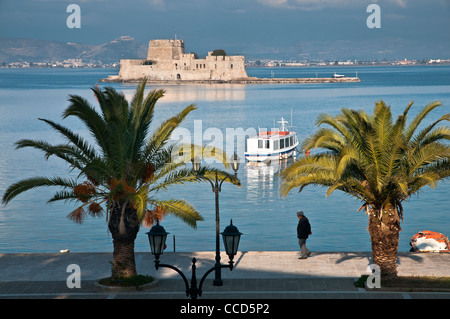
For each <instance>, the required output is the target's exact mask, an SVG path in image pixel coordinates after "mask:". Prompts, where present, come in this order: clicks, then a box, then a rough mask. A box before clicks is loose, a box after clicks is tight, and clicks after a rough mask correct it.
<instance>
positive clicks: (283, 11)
mask: <svg viewBox="0 0 450 319" xmlns="http://www.w3.org/2000/svg"><path fill="white" fill-rule="evenodd" d="M69 4H78V5H79V7H80V9H81V13H80V17H81V27H80V28H68V27H67V24H66V20H67V18H68V17H69V15H70V14H71V13H72V12H69V13H68V12H67V6H68V5H69ZM370 4H377V5H378V6H379V8H380V14H379V17H380V19H379V20H380V28H369V27H368V25H367V19H368V17H369V16H370V15H371V14H372V13H373V12H372V11H370V12H367V7H368V6H369V5H370ZM124 35H127V36H131V37H133V38H135V39H136V40H137V41H139V42H141V43H144V44H147V43H148V41H149V40H151V39H167V38H174V37H175V36H176V37H177V38H178V39H183V40H184V42H185V47H186V51H188V52H191V51H194V52H197V53H199V54H206V52H208V51H211V50H214V49H224V50H225V51H226V52H227V53H228V54H244V55H246V56H247V57H267V58H272V57H280V58H281V57H285V58H292V59H294V60H301V59H315V58H318V59H319V58H327V59H335V58H336V59H337V58H340V59H345V58H347V59H364V58H377V59H383V58H387V59H389V58H402V59H403V58H407V59H417V58H450V0H426V1H424V0H384V1H382V0H379V1H376V0H222V1H218V0H128V1H119V0H0V37H19V38H34V39H41V40H53V41H61V42H77V43H85V44H102V43H106V42H109V41H111V40H113V39H115V38H118V37H120V36H124Z"/></svg>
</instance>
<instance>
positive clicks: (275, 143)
mask: <svg viewBox="0 0 450 319" xmlns="http://www.w3.org/2000/svg"><path fill="white" fill-rule="evenodd" d="M278 144H279V142H278V141H273V150H274V151H276V150H277V149H278Z"/></svg>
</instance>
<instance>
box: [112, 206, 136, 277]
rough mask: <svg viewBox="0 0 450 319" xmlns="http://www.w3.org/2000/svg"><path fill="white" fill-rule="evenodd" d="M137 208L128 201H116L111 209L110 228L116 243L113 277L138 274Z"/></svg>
mask: <svg viewBox="0 0 450 319" xmlns="http://www.w3.org/2000/svg"><path fill="white" fill-rule="evenodd" d="M139 226H140V225H139V221H138V218H137V215H136V210H134V209H132V208H131V207H130V206H129V205H128V203H124V204H119V203H114V204H113V205H112V207H111V209H110V216H109V223H108V228H109V231H110V232H111V235H112V238H113V244H114V251H113V262H112V268H111V278H118V277H131V276H135V275H137V272H136V262H135V259H134V241H135V239H136V236H137V233H138V232H139Z"/></svg>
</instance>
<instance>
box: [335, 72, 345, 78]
mask: <svg viewBox="0 0 450 319" xmlns="http://www.w3.org/2000/svg"><path fill="white" fill-rule="evenodd" d="M332 78H333V79H339V78H345V75H342V74H337V73H334V74H333V76H332Z"/></svg>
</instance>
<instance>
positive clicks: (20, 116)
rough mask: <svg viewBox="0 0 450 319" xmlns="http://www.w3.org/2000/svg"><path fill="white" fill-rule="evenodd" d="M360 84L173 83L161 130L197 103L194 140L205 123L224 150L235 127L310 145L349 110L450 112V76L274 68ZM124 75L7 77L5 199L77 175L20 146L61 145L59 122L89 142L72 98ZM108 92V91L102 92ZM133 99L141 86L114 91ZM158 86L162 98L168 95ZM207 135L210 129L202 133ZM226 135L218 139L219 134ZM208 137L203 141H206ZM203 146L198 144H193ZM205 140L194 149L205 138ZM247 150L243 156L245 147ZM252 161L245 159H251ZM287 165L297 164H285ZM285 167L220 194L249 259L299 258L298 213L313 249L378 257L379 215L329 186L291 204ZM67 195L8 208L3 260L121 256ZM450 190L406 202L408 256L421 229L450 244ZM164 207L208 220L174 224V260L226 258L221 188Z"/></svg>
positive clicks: (1, 178) (200, 187) (0, 221)
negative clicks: (281, 131) (326, 122)
mask: <svg viewBox="0 0 450 319" xmlns="http://www.w3.org/2000/svg"><path fill="white" fill-rule="evenodd" d="M335 71H336V72H337V73H339V74H346V75H349V76H354V75H355V74H356V72H358V76H359V77H360V78H361V80H362V82H361V83H347V84H346V83H343V84H310V85H302V84H289V85H284V84H279V85H183V86H181V85H171V86H166V87H163V88H164V89H166V91H167V92H166V96H165V97H164V98H163V99H162V100H161V101H160V102H159V104H158V108H157V112H156V116H155V123H154V125H155V127H156V125H158V124H159V123H160V122H161V121H162V120H163V119H165V118H167V117H168V116H169V115H171V114H173V113H174V112H177V111H179V110H181V109H182V108H183V107H185V106H186V105H188V104H191V103H195V104H196V105H197V107H198V110H196V111H194V112H193V113H191V114H190V116H189V117H188V119H187V120H186V122H184V124H183V128H184V129H187V130H188V131H189V132H192V134H193V135H194V133H193V132H194V121H195V120H201V122H196V123H201V130H200V139H201V141H202V142H203V143H205V144H207V143H212V144H215V145H220V146H221V147H223V148H227V147H230V145H233V144H232V143H233V141H230V140H229V141H227V142H223V143H221V139H220V137H221V136H220V134H218V133H217V132H219V133H221V134H223V137H224V139H225V136H226V135H225V134H226V131H227V128H228V129H230V128H231V129H237V128H242V129H243V130H246V129H250V128H253V129H255V128H258V126H259V127H268V128H270V127H272V126H273V121H274V120H275V121H276V120H279V119H280V117H281V116H283V117H285V118H286V119H288V120H289V119H290V117H291V110H292V115H293V125H294V126H295V130H296V131H297V133H298V135H299V138H300V139H302V138H304V137H305V136H307V135H309V134H311V133H312V132H313V131H314V130H315V129H316V127H315V125H314V122H315V119H316V118H317V116H318V114H320V113H322V112H327V113H331V114H336V113H338V112H339V111H340V109H341V108H342V107H351V108H357V109H365V110H367V111H372V109H373V105H374V103H375V101H378V100H380V99H383V100H384V101H385V102H386V103H387V104H389V105H391V106H392V110H393V112H394V114H399V113H400V112H401V111H403V109H404V107H405V106H406V105H407V104H408V103H409V102H410V101H411V100H414V101H415V106H416V107H415V108H413V110H412V111H411V114H415V112H417V110H419V109H420V108H421V107H422V106H424V105H425V104H427V103H429V102H432V101H435V100H441V101H442V102H443V104H444V106H443V107H441V108H440V110H439V111H438V112H436V114H433V115H432V116H430V121H431V120H434V119H436V118H437V117H438V116H439V115H441V114H443V113H444V112H445V113H447V112H449V111H450V107H449V105H450V66H414V67H406V66H404V67H349V68H343V67H340V68H336V69H333V68H286V69H281V68H277V69H273V72H274V76H275V77H315V76H316V75H317V76H319V77H328V76H330V75H331V74H333V73H334V72H335ZM117 72H118V71H117V70H109V69H89V70H77V69H74V70H64V69H0V114H1V116H0V194H1V195H3V193H4V191H5V189H6V188H7V186H9V185H10V184H11V183H14V182H16V181H18V180H19V179H22V178H26V177H32V176H38V175H45V176H57V175H60V176H61V175H67V174H68V172H67V169H66V166H65V163H63V162H62V161H59V160H57V159H50V160H49V161H45V160H44V156H43V154H42V153H40V152H38V151H35V150H32V149H22V150H15V148H14V142H15V141H17V140H19V139H22V138H33V139H42V140H47V141H50V142H54V143H56V142H58V141H60V139H59V136H57V135H55V133H54V132H52V131H51V130H49V128H48V127H47V126H46V125H44V123H42V122H41V121H39V120H38V118H47V119H52V120H55V121H58V122H61V123H64V124H65V125H67V126H70V127H71V128H73V129H74V130H75V131H77V132H79V133H80V134H82V135H85V136H87V133H86V131H84V127H83V126H82V125H81V124H80V123H79V122H77V121H76V120H72V119H65V120H61V113H62V111H63V110H64V109H65V108H66V107H67V105H68V102H67V98H68V95H69V94H78V95H82V96H83V97H85V98H87V99H88V100H90V101H91V102H92V103H93V104H95V99H94V96H93V94H92V92H91V91H90V89H89V88H90V87H93V86H94V85H95V84H96V83H97V81H98V79H100V78H104V77H106V76H107V75H109V74H117ZM248 74H249V75H251V76H258V77H270V76H271V69H249V70H248ZM99 85H100V86H103V85H104V84H99ZM107 85H108V86H113V87H115V88H117V89H120V90H121V91H123V92H124V93H125V94H126V95H127V97H131V95H132V92H133V90H134V88H135V85H129V84H107ZM155 88H161V87H156V86H155ZM196 128H197V129H198V127H196ZM213 132H215V135H214V136H212V135H211V133H213ZM195 136H196V138H198V134H197V135H195ZM193 139H194V137H193ZM193 142H194V140H193ZM238 150H239V151H240V152H241V151H243V149H242V147H241V148H238ZM239 155H240V156H241V157H243V154H242V153H241V154H239ZM283 165H286V164H282V166H283ZM279 170H280V167H279V165H271V166H261V167H255V166H251V165H248V164H241V168H240V170H239V172H238V176H239V178H240V179H241V182H242V187H241V188H237V187H234V186H231V185H227V184H225V185H224V186H223V188H222V193H221V194H220V213H221V226H220V228H221V230H222V229H223V228H224V227H225V226H226V225H227V224H228V223H229V220H230V219H231V218H232V219H233V224H234V225H236V226H237V227H238V228H239V230H240V231H241V232H242V233H244V236H243V237H242V240H241V245H240V249H241V250H244V251H246V250H284V251H293V250H297V249H298V244H297V239H296V225H297V218H296V215H295V212H296V211H297V210H299V209H301V210H303V211H304V212H305V213H306V215H307V216H308V218H309V220H310V222H311V224H312V232H313V235H312V236H311V237H310V239H309V243H308V246H309V249H310V250H312V251H314V250H315V251H369V250H370V249H371V248H370V239H369V235H368V232H367V230H366V228H367V217H366V216H365V215H364V213H361V212H360V213H356V210H357V209H358V208H359V207H360V205H361V203H360V202H358V201H356V200H355V199H353V198H351V197H349V196H347V195H345V194H344V193H341V192H338V191H336V192H335V193H334V194H332V195H331V196H330V197H328V198H326V197H325V190H324V189H323V188H316V187H310V188H306V189H305V190H304V191H303V192H302V193H300V194H298V193H297V192H296V191H292V192H291V193H290V194H289V195H288V196H287V197H286V198H281V197H280V196H279V186H280V181H279V179H278V177H277V174H278V173H279ZM54 190H55V189H37V190H33V191H30V192H28V193H24V194H22V195H21V196H19V197H17V198H16V199H15V200H13V201H12V202H11V203H10V204H9V205H8V206H6V207H5V206H1V207H0V253H5V252H58V251H59V250H60V249H70V251H72V252H109V251H112V240H111V236H110V235H109V234H108V232H107V226H106V222H105V220H104V218H100V219H92V218H90V219H87V220H86V222H85V223H84V224H82V225H78V224H74V223H72V222H70V221H68V220H67V219H66V215H67V214H68V213H69V212H70V211H71V210H72V209H73V208H74V207H73V206H72V205H71V204H65V203H57V204H52V205H47V204H46V201H47V199H48V198H50V196H51V195H52V194H53V191H54ZM449 194H450V183H448V182H446V183H440V184H439V186H438V187H437V188H436V189H435V190H430V189H428V188H426V189H424V191H423V192H422V193H421V194H420V197H414V198H412V199H411V200H410V201H409V202H407V203H404V209H405V221H404V223H403V224H402V228H403V230H402V232H401V236H400V251H408V250H409V248H410V247H409V239H410V238H411V236H412V235H414V234H415V233H416V232H418V231H420V230H426V229H427V230H434V231H438V232H442V233H445V234H447V236H448V235H450V214H449V210H450V209H449V207H448V206H449V203H450V201H449V199H448V196H449ZM161 196H163V197H172V196H173V197H176V198H183V199H185V200H188V201H189V202H190V203H192V204H193V205H194V206H195V207H196V208H197V209H198V210H199V211H200V212H201V214H202V215H203V217H204V221H202V222H199V223H198V228H197V229H195V230H194V229H191V228H190V227H188V226H186V225H185V224H183V223H182V222H181V221H180V220H178V219H176V218H174V217H171V216H169V217H166V219H165V220H164V221H163V222H162V225H163V226H164V227H165V229H166V230H167V231H168V232H170V235H169V238H168V250H169V251H172V250H173V249H174V245H173V236H175V238H176V250H177V251H208V250H214V249H215V221H214V212H215V208H214V194H213V193H212V191H211V187H210V185H209V183H204V184H192V185H187V186H183V187H174V188H171V189H170V192H169V193H168V194H161ZM147 231H148V229H146V228H142V229H141V231H140V233H139V234H138V238H137V240H136V251H149V246H148V240H147V236H146V235H145V232H147Z"/></svg>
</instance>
